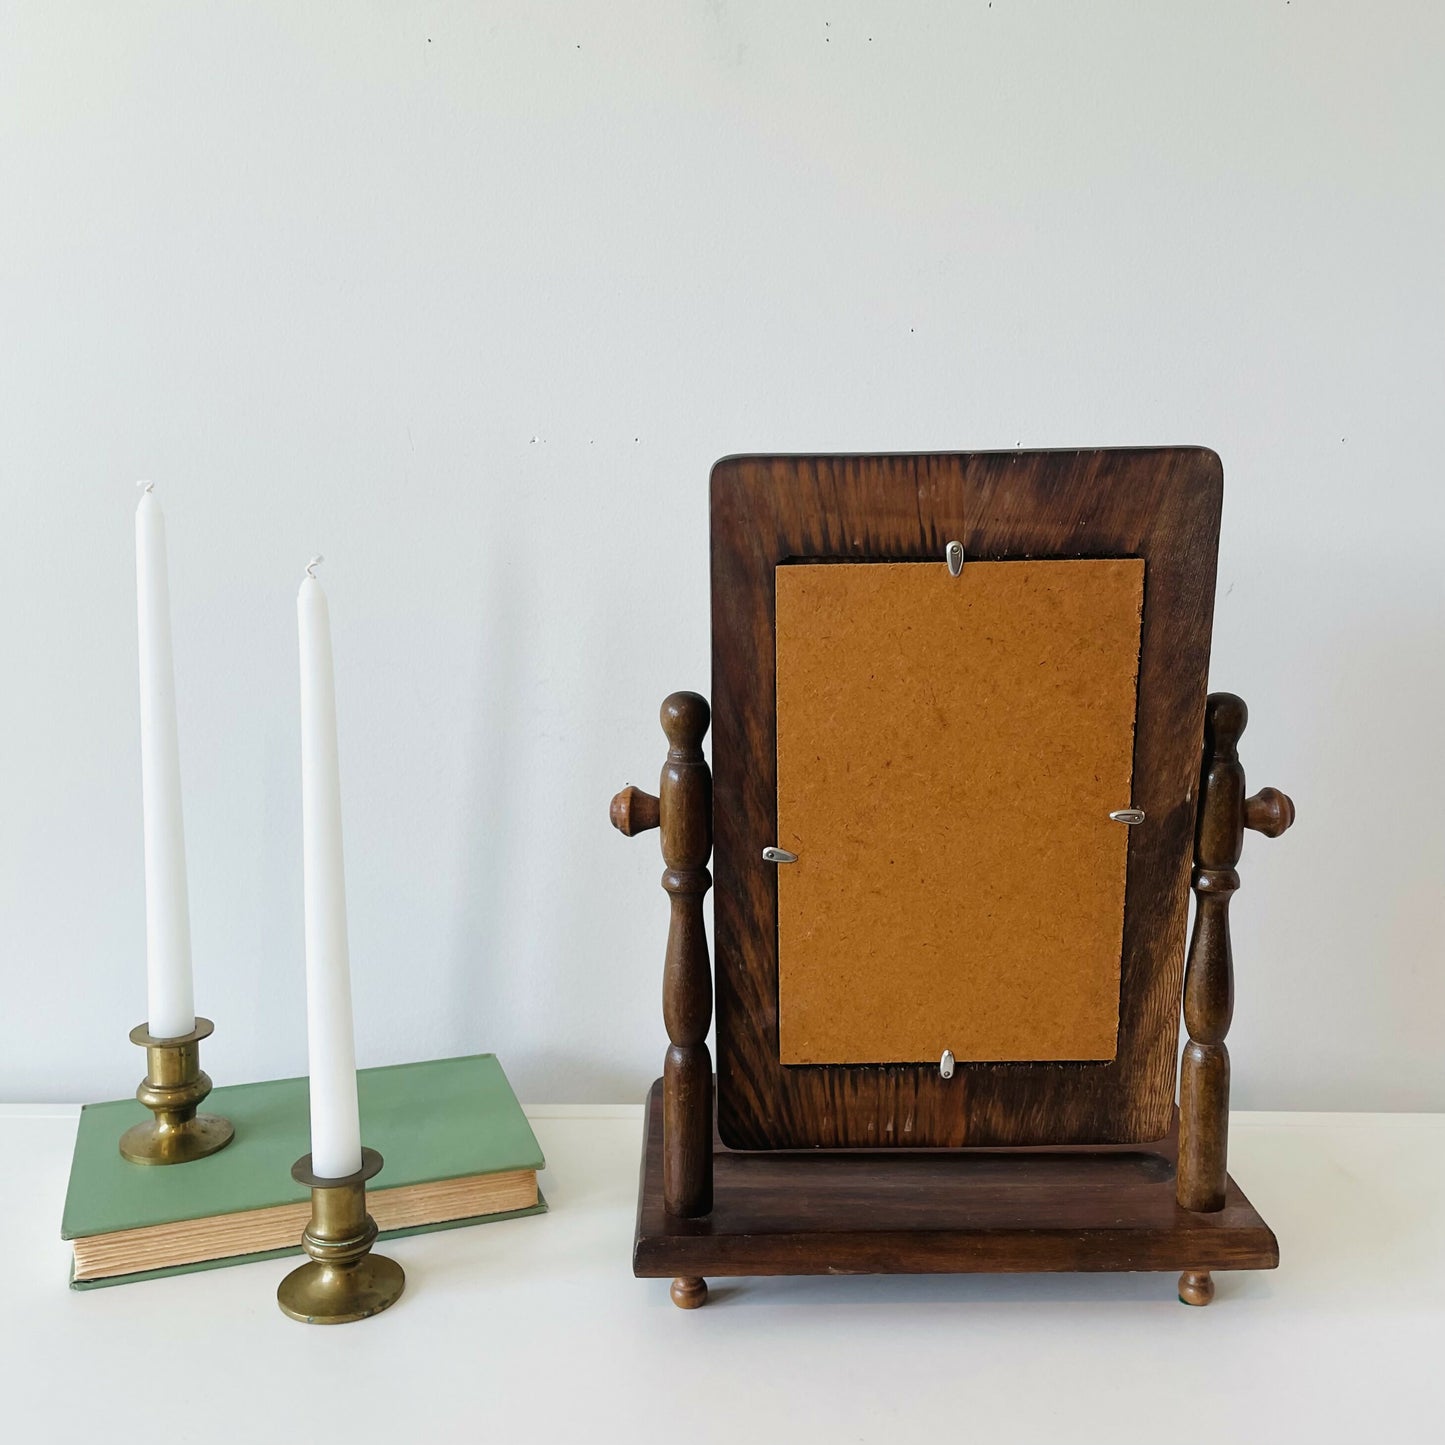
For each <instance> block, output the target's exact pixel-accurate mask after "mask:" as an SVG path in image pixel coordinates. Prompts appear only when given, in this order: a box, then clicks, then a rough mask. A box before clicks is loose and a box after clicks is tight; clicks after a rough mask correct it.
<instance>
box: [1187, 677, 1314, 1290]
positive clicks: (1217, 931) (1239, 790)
mask: <svg viewBox="0 0 1445 1445" xmlns="http://www.w3.org/2000/svg"><path fill="white" fill-rule="evenodd" d="M1248 723H1249V709H1248V708H1247V707H1245V705H1244V700H1243V699H1242V698H1239V697H1236V696H1235V695H1234V694H1233V693H1230V692H1215V693H1210V695H1209V699H1208V702H1207V704H1206V707H1205V712H1204V752H1203V759H1202V764H1201V776H1200V787H1199V812H1198V819H1197V822H1196V825H1195V841H1194V871H1193V874H1192V877H1191V882H1192V885H1193V888H1194V897H1195V908H1194V932H1193V934H1192V935H1191V936H1190V939H1189V962H1188V967H1187V969H1186V971H1185V975H1184V1025H1185V1028H1186V1029H1187V1030H1188V1032H1189V1041H1188V1042H1187V1043H1186V1044H1185V1046H1184V1053H1183V1057H1182V1059H1181V1061H1180V1077H1179V1118H1180V1123H1179V1203H1180V1205H1181V1206H1183V1207H1184V1208H1185V1209H1193V1210H1201V1211H1204V1212H1209V1211H1213V1210H1218V1209H1222V1208H1223V1207H1224V1201H1225V1196H1226V1191H1227V1188H1228V1168H1229V1049H1228V1046H1227V1045H1226V1044H1225V1041H1224V1040H1225V1036H1226V1035H1227V1034H1228V1033H1229V1025H1230V1023H1231V1022H1232V1021H1233V1018H1234V950H1233V946H1232V944H1231V942H1230V936H1229V903H1230V900H1231V899H1232V898H1233V897H1234V894H1235V891H1236V890H1237V889H1238V887H1239V872H1238V868H1237V865H1238V863H1239V858H1240V854H1241V853H1242V852H1243V850H1244V834H1245V830H1246V828H1249V829H1253V830H1255V831H1257V832H1260V833H1263V834H1264V835H1265V836H1266V837H1269V838H1277V837H1279V835H1280V834H1281V833H1283V832H1284V831H1285V830H1286V829H1288V828H1289V827H1290V825H1291V824H1292V823H1293V822H1294V803H1293V802H1292V801H1291V800H1290V799H1289V798H1288V797H1287V796H1286V795H1285V794H1284V793H1281V792H1280V791H1279V790H1278V789H1276V788H1264V789H1262V790H1261V791H1260V792H1259V793H1258V794H1257V795H1256V796H1255V797H1252V798H1246V797H1245V795H1244V786H1245V785H1244V767H1243V765H1242V764H1241V763H1240V761H1239V739H1240V736H1241V734H1243V732H1244V729H1245V727H1246V726H1247V725H1248ZM1196 1293H1199V1294H1200V1295H1201V1296H1202V1295H1203V1294H1204V1287H1203V1285H1202V1284H1201V1285H1197V1287H1196ZM1183 1294H1184V1291H1183V1288H1182V1286H1181V1297H1183ZM1187 1302H1188V1303H1203V1304H1207V1303H1208V1300H1207V1299H1204V1298H1201V1299H1198V1300H1189V1301H1187Z"/></svg>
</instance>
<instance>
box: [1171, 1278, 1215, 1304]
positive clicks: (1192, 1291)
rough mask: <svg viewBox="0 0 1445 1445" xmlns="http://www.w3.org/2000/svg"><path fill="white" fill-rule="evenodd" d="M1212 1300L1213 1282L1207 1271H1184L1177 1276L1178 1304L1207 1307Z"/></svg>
mask: <svg viewBox="0 0 1445 1445" xmlns="http://www.w3.org/2000/svg"><path fill="white" fill-rule="evenodd" d="M1213 1298H1214V1280H1213V1278H1212V1276H1211V1275H1210V1273H1209V1271H1208V1270H1207V1269H1186V1270H1185V1271H1184V1273H1183V1274H1181V1275H1180V1276H1179V1302H1180V1303H1181V1304H1186V1305H1207V1304H1208V1303H1209V1301H1210V1300H1212V1299H1213Z"/></svg>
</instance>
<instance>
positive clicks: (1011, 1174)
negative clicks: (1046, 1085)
mask: <svg viewBox="0 0 1445 1445" xmlns="http://www.w3.org/2000/svg"><path fill="white" fill-rule="evenodd" d="M1177 1131H1178V1122H1177V1118H1176V1120H1175V1124H1174V1126H1173V1127H1172V1128H1171V1131H1170V1134H1169V1135H1168V1137H1167V1138H1165V1139H1163V1140H1161V1141H1160V1142H1159V1143H1157V1144H1149V1145H1142V1146H1132V1147H1128V1148H1105V1147H1097V1146H1096V1147H1088V1146H1081V1147H1075V1148H1068V1149H1057V1150H1043V1149H1033V1150H1029V1149H1022V1150H1019V1149H1014V1150H1005V1149H978V1150H966V1151H945V1150H936V1151H902V1150H867V1151H862V1150H850V1151H847V1152H833V1151H821V1150H811V1151H807V1152H773V1153H743V1152H734V1151H733V1150H730V1149H725V1148H723V1146H722V1145H721V1144H720V1143H718V1142H717V1141H716V1140H714V1145H713V1209H712V1213H711V1214H709V1215H708V1216H707V1217H705V1218H703V1219H677V1218H673V1217H670V1216H669V1215H668V1214H667V1213H666V1211H665V1210H664V1208H663V1203H662V1082H661V1080H659V1081H658V1082H657V1083H655V1084H653V1086H652V1091H651V1093H650V1094H649V1095H648V1100H647V1111H646V1124H645V1128H644V1133H643V1145H642V1181H641V1189H640V1192H639V1197H638V1205H637V1234H636V1237H635V1239H634V1242H633V1253H632V1268H633V1273H634V1274H636V1275H637V1276H639V1277H641V1278H666V1277H668V1276H683V1277H703V1276H707V1275H714V1276H717V1275H722V1276H727V1275H770V1274H1001V1273H1011V1272H1033V1271H1049V1270H1194V1271H1202V1270H1209V1269H1273V1268H1274V1267H1275V1266H1276V1265H1277V1264H1278V1263H1279V1246H1278V1244H1277V1243H1276V1242H1275V1237H1274V1234H1273V1232H1272V1231H1271V1230H1270V1228H1269V1226H1268V1225H1267V1224H1265V1222H1264V1220H1262V1219H1261V1218H1260V1217H1259V1214H1258V1213H1257V1212H1256V1211H1255V1209H1254V1206H1253V1205H1251V1204H1250V1202H1249V1200H1247V1199H1246V1198H1245V1197H1244V1195H1243V1194H1242V1193H1241V1192H1240V1190H1239V1186H1238V1185H1236V1184H1235V1182H1234V1181H1233V1180H1232V1179H1231V1180H1230V1181H1229V1190H1228V1194H1227V1197H1226V1200H1225V1205H1224V1208H1223V1209H1222V1210H1220V1211H1219V1212H1218V1213H1217V1214H1194V1213H1191V1212H1190V1211H1189V1210H1187V1209H1181V1208H1180V1207H1179V1206H1178V1204H1177V1203H1176V1202H1175V1199H1174V1175H1175V1166H1176V1158H1177V1147H1178V1132H1177Z"/></svg>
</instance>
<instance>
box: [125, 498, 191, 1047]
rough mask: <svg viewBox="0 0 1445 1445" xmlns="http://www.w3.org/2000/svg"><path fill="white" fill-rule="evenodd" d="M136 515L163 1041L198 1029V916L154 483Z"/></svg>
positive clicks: (149, 867) (157, 1022)
mask: <svg viewBox="0 0 1445 1445" xmlns="http://www.w3.org/2000/svg"><path fill="white" fill-rule="evenodd" d="M139 485H140V486H141V487H142V488H144V491H143V493H142V495H141V499H140V505H139V506H138V507H137V508H136V512H135V571H136V613H137V619H138V622H139V625H140V776H141V803H142V807H143V810H144V813H145V870H146V994H147V1000H146V1025H147V1027H148V1028H149V1029H150V1031H151V1033H152V1034H153V1035H154V1036H155V1037H156V1038H160V1039H175V1038H180V1037H181V1036H182V1035H183V1034H188V1033H190V1032H191V1031H192V1030H193V1029H194V1028H195V1026H196V1001H195V995H194V993H193V991H192V985H191V909H190V902H189V899H188V897H187V891H186V835H185V828H184V826H183V824H182V821H181V755H180V747H179V744H178V741H177V733H176V679H175V668H174V665H173V663H172V661H171V592H170V584H169V582H168V581H167V578H166V519H165V517H164V516H163V515H162V514H161V507H160V503H159V502H157V501H156V499H155V494H154V492H152V490H151V483H150V482H141V483H139Z"/></svg>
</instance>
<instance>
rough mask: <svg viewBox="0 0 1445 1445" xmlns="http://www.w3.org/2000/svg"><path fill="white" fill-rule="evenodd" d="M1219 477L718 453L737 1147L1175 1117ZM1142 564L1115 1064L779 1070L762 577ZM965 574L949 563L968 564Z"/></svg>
mask: <svg viewBox="0 0 1445 1445" xmlns="http://www.w3.org/2000/svg"><path fill="white" fill-rule="evenodd" d="M1222 497H1223V469H1222V467H1221V464H1220V461H1219V458H1218V457H1217V456H1215V454H1214V453H1213V452H1210V451H1207V450H1205V449H1202V448H1195V447H1170V448H1150V449H1138V450H1134V449H1128V450H1123V449H1117V450H1104V451H1067V452H1066V451H1055V452H978V453H937V454H915V455H899V456H774V457H767V456H758V457H728V458H725V459H724V460H722V461H720V462H719V463H718V464H717V465H716V466H715V467H714V468H713V473H712V482H711V521H712V527H711V536H712V621H713V698H712V701H713V745H712V754H713V774H714V781H713V826H714V832H715V853H714V863H713V867H714V874H715V878H716V893H715V895H714V897H715V904H714V910H715V911H714V919H715V936H716V1003H717V1050H718V1064H717V1069H718V1128H719V1131H720V1134H721V1137H722V1140H723V1142H724V1143H725V1144H727V1145H728V1146H729V1147H731V1148H736V1149H796V1148H815V1147H825V1148H883V1147H888V1146H890V1145H891V1146H899V1147H937V1146H942V1147H956V1146H960V1145H965V1144H971V1145H980V1146H997V1145H1049V1144H1060V1145H1061V1144H1083V1143H1137V1142H1143V1141H1147V1140H1153V1139H1158V1138H1162V1137H1163V1136H1164V1134H1165V1133H1166V1132H1167V1131H1168V1128H1169V1124H1170V1120H1171V1115H1172V1108H1173V1102H1174V1078H1175V1068H1176V1064H1177V1057H1178V1040H1179V1001H1180V989H1181V984H1182V976H1183V963H1184V930H1185V919H1186V913H1187V901H1188V882H1189V869H1190V862H1191V849H1192V843H1193V836H1194V821H1195V808H1196V803H1197V794H1198V788H1199V768H1200V748H1201V745H1202V738H1203V726H1204V702H1205V695H1206V687H1207V677H1208V667H1209V643H1210V625H1211V622H1212V618H1213V609H1214V579H1215V565H1216V557H1217V552H1218V544H1219V520H1220V507H1221V501H1222ZM953 540H957V541H959V542H962V543H963V546H964V548H965V551H966V553H967V555H968V556H969V557H972V558H976V559H978V558H983V559H999V560H1002V559H1006V558H1021V557H1140V558H1142V559H1143V561H1144V566H1145V574H1144V613H1143V627H1142V633H1141V639H1140V657H1139V708H1138V720H1137V728H1136V734H1135V752H1134V799H1133V801H1134V805H1135V806H1136V807H1139V808H1142V809H1144V811H1145V813H1146V822H1145V824H1143V825H1141V826H1139V827H1136V828H1134V829H1132V830H1131V836H1130V843H1129V862H1128V881H1127V891H1126V902H1125V914H1124V941H1123V958H1122V961H1121V983H1120V1009H1119V1047H1118V1055H1117V1057H1116V1058H1115V1059H1114V1060H1112V1061H1111V1062H1108V1063H1047V1064H1015V1063H1010V1064H960V1065H959V1066H958V1068H957V1070H956V1072H955V1074H954V1077H953V1078H952V1079H949V1080H944V1079H943V1078H941V1077H940V1075H939V1071H938V1069H937V1066H936V1065H928V1066H919V1065H901V1064H900V1065H789V1066H784V1065H783V1064H781V1063H780V1062H779V1051H778V956H777V939H778V918H777V878H776V872H775V869H774V867H773V865H770V864H768V863H765V862H764V861H763V859H762V849H763V847H764V846H765V845H767V844H769V843H771V842H773V841H774V840H773V837H772V833H773V832H774V831H775V828H776V817H777V811H776V810H777V749H776V694H775V661H774V659H775V636H774V629H775V616H774V571H775V568H776V567H777V566H778V565H779V564H780V563H783V562H787V561H789V560H809V561H826V560H828V559H837V560H846V561H860V560H884V559H888V560H913V561H923V560H933V559H937V560H938V561H939V564H940V565H942V558H943V549H944V546H945V544H946V543H947V542H949V541H953ZM966 565H967V563H965V566H966Z"/></svg>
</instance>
